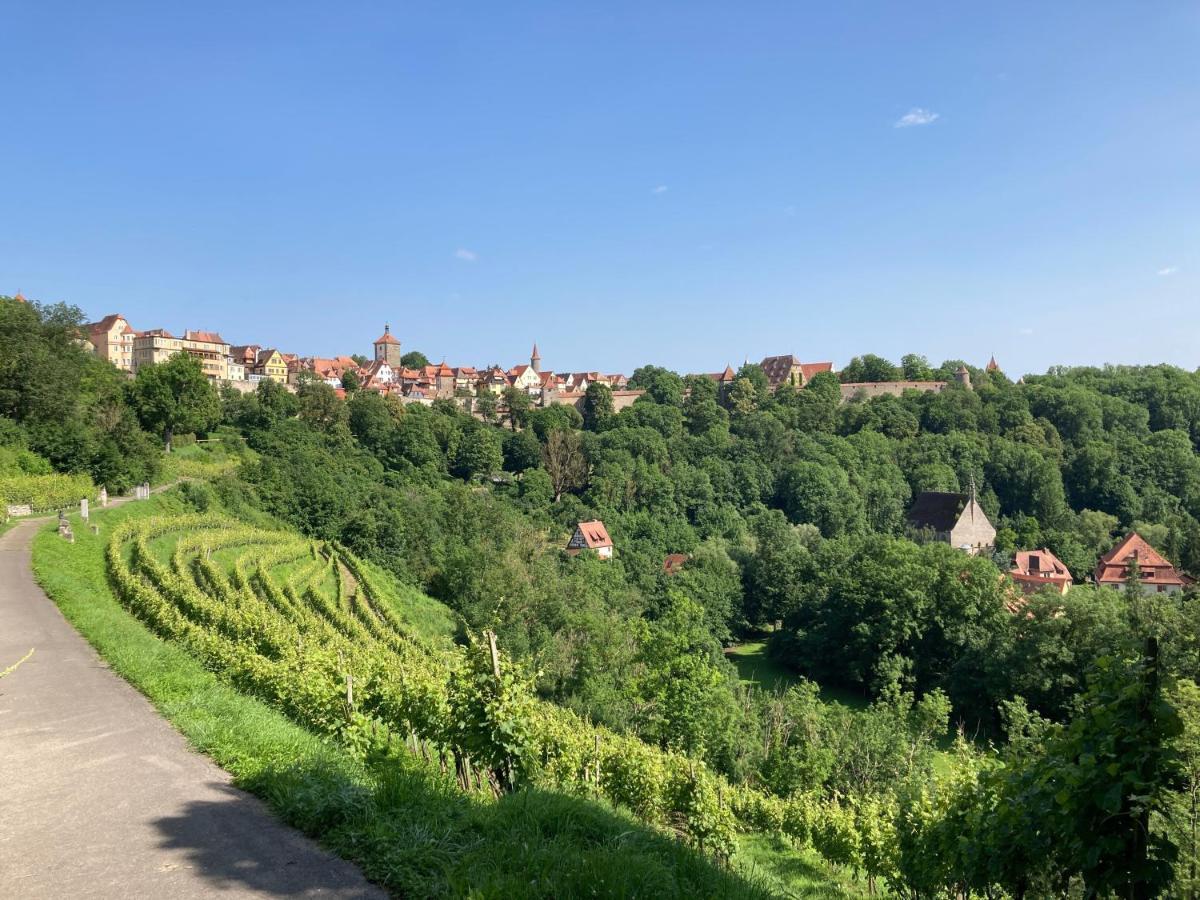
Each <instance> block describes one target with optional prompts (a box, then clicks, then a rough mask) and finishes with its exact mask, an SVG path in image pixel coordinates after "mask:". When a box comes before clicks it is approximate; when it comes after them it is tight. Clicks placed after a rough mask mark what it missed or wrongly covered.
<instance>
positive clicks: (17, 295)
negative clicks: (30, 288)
mask: <svg viewBox="0 0 1200 900" xmlns="http://www.w3.org/2000/svg"><path fill="white" fill-rule="evenodd" d="M13 299H14V300H16V301H17V302H18V303H28V302H29V301H28V300H26V299H25V295H24V294H22V293H21V292H20V291H17V292H16V293H15V294H13Z"/></svg>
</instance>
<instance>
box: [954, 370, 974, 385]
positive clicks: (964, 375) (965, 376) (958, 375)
mask: <svg viewBox="0 0 1200 900" xmlns="http://www.w3.org/2000/svg"><path fill="white" fill-rule="evenodd" d="M954 379H955V380H956V381H957V382H958V383H959V384H961V385H962V386H963V387H965V388H966V389H967V390H968V391H970V390H974V388H972V387H971V373H970V371H969V370H968V369H967V367H966V366H959V367H958V371H957V372H955V373H954Z"/></svg>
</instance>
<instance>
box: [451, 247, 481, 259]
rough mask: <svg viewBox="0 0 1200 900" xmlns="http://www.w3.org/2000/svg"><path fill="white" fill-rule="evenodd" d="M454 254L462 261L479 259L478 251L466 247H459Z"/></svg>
mask: <svg viewBox="0 0 1200 900" xmlns="http://www.w3.org/2000/svg"><path fill="white" fill-rule="evenodd" d="M454 255H455V256H456V257H458V258H459V259H461V260H462V261H463V262H475V260H477V259H479V254H478V253H476V252H475V251H474V250H468V249H467V248H466V247H459V248H458V249H457V250H455V251H454Z"/></svg>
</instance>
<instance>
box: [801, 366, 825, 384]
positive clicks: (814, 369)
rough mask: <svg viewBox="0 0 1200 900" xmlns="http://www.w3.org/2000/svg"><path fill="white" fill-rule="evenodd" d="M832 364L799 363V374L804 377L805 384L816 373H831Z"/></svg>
mask: <svg viewBox="0 0 1200 900" xmlns="http://www.w3.org/2000/svg"><path fill="white" fill-rule="evenodd" d="M832 371H833V363H831V362H818V363H800V373H801V374H802V375H803V376H804V380H805V382H807V381H808V380H809V379H810V378H812V377H813V376H814V375H816V374H817V373H818V372H832Z"/></svg>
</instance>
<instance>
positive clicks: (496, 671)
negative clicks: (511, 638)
mask: <svg viewBox="0 0 1200 900" xmlns="http://www.w3.org/2000/svg"><path fill="white" fill-rule="evenodd" d="M484 634H485V635H486V636H487V639H488V649H489V650H490V651H491V653H492V674H493V675H495V676H496V678H499V677H500V651H499V650H498V649H497V648H496V632H494V631H492V630H490V629H489V630H488V631H485V632H484Z"/></svg>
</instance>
